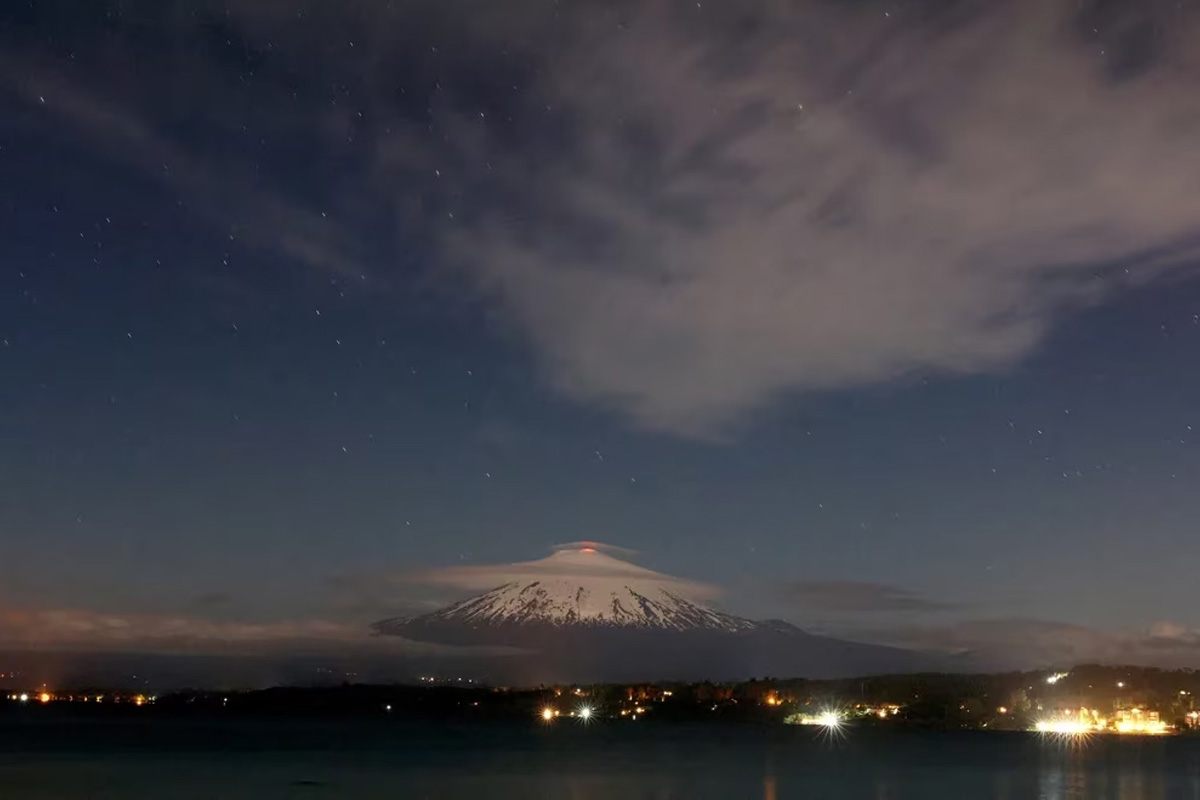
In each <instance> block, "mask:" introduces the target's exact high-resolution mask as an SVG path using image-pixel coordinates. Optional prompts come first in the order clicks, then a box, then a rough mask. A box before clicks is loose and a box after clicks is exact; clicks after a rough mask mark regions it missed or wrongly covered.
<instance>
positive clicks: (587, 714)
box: [579, 706, 592, 722]
mask: <svg viewBox="0 0 1200 800" xmlns="http://www.w3.org/2000/svg"><path fill="white" fill-rule="evenodd" d="M579 718H580V719H581V720H583V721H584V722H587V721H588V720H589V719H591V718H592V710H591V709H590V708H588V707H587V706H584V707H583V708H581V709H579Z"/></svg>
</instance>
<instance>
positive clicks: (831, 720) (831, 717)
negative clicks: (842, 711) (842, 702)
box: [817, 711, 842, 728]
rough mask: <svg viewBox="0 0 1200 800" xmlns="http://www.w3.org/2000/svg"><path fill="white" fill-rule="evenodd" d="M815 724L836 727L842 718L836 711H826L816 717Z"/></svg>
mask: <svg viewBox="0 0 1200 800" xmlns="http://www.w3.org/2000/svg"><path fill="white" fill-rule="evenodd" d="M817 724H818V725H824V726H825V727H826V728H837V727H839V726H841V724H842V718H841V716H840V715H839V714H838V713H837V712H836V711H826V712H824V713H823V714H821V715H820V716H818V717H817Z"/></svg>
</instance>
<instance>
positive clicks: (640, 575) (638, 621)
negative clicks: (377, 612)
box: [378, 546, 756, 633]
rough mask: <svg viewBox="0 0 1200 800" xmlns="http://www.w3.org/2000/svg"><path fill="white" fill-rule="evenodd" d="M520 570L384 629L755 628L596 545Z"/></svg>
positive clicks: (676, 582)
mask: <svg viewBox="0 0 1200 800" xmlns="http://www.w3.org/2000/svg"><path fill="white" fill-rule="evenodd" d="M514 567H515V568H514V569H513V572H514V576H513V579H512V580H509V581H507V582H506V583H504V584H503V585H501V586H498V587H496V588H494V589H491V590H490V591H487V592H485V593H483V594H481V595H479V596H477V597H472V598H470V599H468V600H463V601H462V602H460V603H455V604H454V605H452V606H449V607H447V608H444V609H442V610H440V611H436V612H434V613H432V614H428V615H425V616H424V617H418V618H417V619H414V620H407V621H400V620H390V621H388V622H385V623H380V625H379V626H378V627H379V628H380V629H382V628H383V627H384V626H388V625H392V624H396V623H403V624H406V625H416V626H428V625H431V624H435V623H436V624H461V625H466V626H470V627H480V626H504V625H550V626H572V625H582V626H592V627H635V628H646V629H653V630H672V631H682V630H714V631H726V632H730V633H736V632H737V631H742V630H749V629H751V628H753V627H755V625H756V623H754V622H751V621H750V620H748V619H742V618H741V617H735V616H732V615H730V614H724V613H721V612H720V611H716V610H714V609H712V608H709V607H707V606H705V605H703V604H702V603H700V602H699V601H697V600H691V599H688V598H687V597H685V596H684V595H685V594H687V593H689V590H691V589H692V588H693V586H694V585H693V584H688V583H686V582H683V581H680V580H678V579H676V578H672V577H670V576H669V575H663V574H661V573H658V572H654V571H652V570H648V569H644V568H642V567H639V566H636V565H634V564H630V563H628V562H626V561H620V560H618V559H616V558H613V557H612V556H610V555H608V554H606V553H604V552H602V551H601V550H600V549H598V548H596V547H587V546H584V547H580V548H579V549H573V550H571V549H567V550H560V551H558V552H556V553H554V554H553V555H551V556H549V557H548V558H544V559H542V560H540V561H531V562H527V563H525V564H520V565H514Z"/></svg>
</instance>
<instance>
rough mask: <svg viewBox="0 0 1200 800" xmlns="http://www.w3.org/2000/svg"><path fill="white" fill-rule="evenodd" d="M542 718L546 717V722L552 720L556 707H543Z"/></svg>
mask: <svg viewBox="0 0 1200 800" xmlns="http://www.w3.org/2000/svg"><path fill="white" fill-rule="evenodd" d="M542 719H544V720H545V721H546V722H549V721H550V720H552V719H554V709H553V708H543V709H542Z"/></svg>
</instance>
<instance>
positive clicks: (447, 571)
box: [395, 542, 721, 600]
mask: <svg viewBox="0 0 1200 800" xmlns="http://www.w3.org/2000/svg"><path fill="white" fill-rule="evenodd" d="M583 547H586V548H588V551H586V552H584V551H582V550H581V548H583ZM629 552H630V551H627V550H624V549H623V548H619V547H615V546H612V545H605V544H602V543H598V542H576V543H574V544H570V545H559V546H558V547H556V548H555V550H554V554H552V555H550V556H548V557H547V558H543V559H539V560H537V561H518V562H514V563H510V564H471V565H464V566H456V567H442V568H434V569H428V570H422V571H419V572H412V573H408V574H405V575H401V576H398V577H397V578H396V579H395V580H396V581H397V583H399V584H416V585H426V586H439V587H446V588H450V589H454V590H458V591H469V592H482V591H487V590H490V589H495V588H496V587H498V586H503V585H505V584H508V583H513V582H517V581H548V580H554V581H586V582H594V581H597V580H601V581H607V580H611V581H615V582H620V583H621V584H624V585H629V586H634V587H636V586H637V585H639V584H652V585H654V586H655V587H662V588H665V589H667V590H669V591H671V592H674V593H676V594H678V595H680V596H683V597H687V598H690V599H693V600H703V599H711V598H715V597H717V596H719V595H720V594H721V591H720V589H718V588H717V587H715V586H711V585H709V584H705V583H700V582H698V581H692V580H688V579H686V578H678V577H675V576H673V575H664V574H663V573H661V572H654V571H653V570H649V569H646V568H644V567H639V566H637V565H636V564H631V563H629V562H627V561H622V560H619V559H617V558H614V557H612V556H610V555H609V553H616V554H626V553H629Z"/></svg>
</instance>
